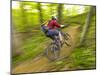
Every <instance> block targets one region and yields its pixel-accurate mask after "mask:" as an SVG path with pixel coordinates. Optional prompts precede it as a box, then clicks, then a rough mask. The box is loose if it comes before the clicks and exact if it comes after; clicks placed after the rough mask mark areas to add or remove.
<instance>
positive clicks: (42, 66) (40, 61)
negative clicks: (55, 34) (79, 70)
mask: <svg viewBox="0 0 100 75" xmlns="http://www.w3.org/2000/svg"><path fill="white" fill-rule="evenodd" d="M79 29H80V26H79V25H78V26H69V27H68V28H67V30H66V29H65V30H64V32H65V31H66V32H68V33H69V34H70V35H71V37H72V42H73V44H72V46H71V47H67V46H65V45H64V46H63V48H62V49H61V52H60V53H61V54H60V59H59V60H57V61H52V62H51V61H49V60H48V59H47V57H46V56H44V55H43V56H37V57H36V58H34V59H33V60H28V61H25V62H24V63H20V64H19V65H17V66H15V67H14V68H13V69H12V73H13V74H17V73H30V72H31V73H32V72H51V71H63V70H70V69H69V68H68V64H63V65H64V66H63V67H62V66H60V67H58V66H57V65H60V64H61V65H62V62H63V61H62V60H65V59H67V58H68V56H70V54H71V53H72V51H73V50H74V48H75V47H76V45H77V44H76V42H77V41H78V35H79V33H80V30H79ZM63 57H64V58H63ZM55 63H56V64H55Z"/></svg>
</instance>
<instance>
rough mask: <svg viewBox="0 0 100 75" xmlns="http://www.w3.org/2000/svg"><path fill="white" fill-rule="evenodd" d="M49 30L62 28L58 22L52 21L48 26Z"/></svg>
mask: <svg viewBox="0 0 100 75" xmlns="http://www.w3.org/2000/svg"><path fill="white" fill-rule="evenodd" d="M47 26H48V27H49V29H56V28H60V24H58V23H57V21H56V20H51V21H50V22H49V23H48V25H47Z"/></svg>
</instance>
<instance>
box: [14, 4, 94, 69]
mask: <svg viewBox="0 0 100 75" xmlns="http://www.w3.org/2000/svg"><path fill="white" fill-rule="evenodd" d="M40 4H41V5H39V6H40V7H41V15H42V20H43V21H47V20H50V18H51V16H52V15H56V16H57V15H58V8H57V7H58V5H59V4H53V3H40ZM69 6H70V5H67V4H63V10H62V15H61V16H62V22H61V23H62V24H67V23H68V24H70V25H72V26H73V25H77V24H78V25H79V24H80V25H81V26H83V25H84V24H85V20H86V17H87V12H88V6H84V7H83V8H84V10H83V12H82V13H80V12H79V8H80V6H79V5H77V6H76V5H73V7H71V8H68V7H69ZM39 11H40V9H38V2H19V8H17V9H15V8H12V28H13V30H15V31H16V32H17V34H23V33H24V34H25V36H23V38H24V40H23V39H22V40H23V44H22V45H21V47H20V48H18V50H21V51H22V52H23V53H22V54H21V55H19V56H16V57H13V60H12V62H13V65H16V64H19V63H22V62H25V61H27V60H31V59H33V58H35V57H36V56H37V55H39V54H40V53H42V52H43V51H44V49H45V48H46V47H47V44H48V42H49V41H50V40H49V39H48V38H47V37H45V36H44V35H43V33H41V30H40V25H41V23H40V18H41V16H40V12H39ZM95 19H96V18H95V16H94V17H93V19H92V21H91V25H90V29H89V31H88V33H87V37H86V41H85V46H84V47H80V48H76V49H75V50H74V52H73V53H72V55H71V56H70V57H69V58H68V59H67V60H62V61H58V62H54V64H53V66H55V67H56V68H57V67H58V69H60V68H63V67H64V66H65V65H66V64H67V65H68V67H69V68H71V69H73V68H76V69H86V68H87V69H88V68H95ZM17 34H15V35H17ZM30 34H31V35H30ZM79 35H80V34H79ZM17 38H20V36H19V37H17ZM48 40H49V41H48ZM91 42H92V43H91Z"/></svg>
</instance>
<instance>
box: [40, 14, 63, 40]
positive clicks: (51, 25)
mask: <svg viewBox="0 0 100 75" xmlns="http://www.w3.org/2000/svg"><path fill="white" fill-rule="evenodd" d="M46 23H47V22H46ZM46 23H44V24H43V25H41V28H42V31H43V32H44V33H45V34H46V36H47V37H50V38H51V39H53V40H54V39H55V36H60V41H61V40H62V39H61V34H60V32H59V28H60V27H61V25H60V24H58V22H57V18H56V17H55V16H52V19H51V20H50V21H49V22H48V23H47V26H46V25H45V24H46Z"/></svg>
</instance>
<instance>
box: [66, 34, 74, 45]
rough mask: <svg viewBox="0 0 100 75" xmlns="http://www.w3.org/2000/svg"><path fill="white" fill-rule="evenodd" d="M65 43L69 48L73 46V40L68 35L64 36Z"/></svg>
mask: <svg viewBox="0 0 100 75" xmlns="http://www.w3.org/2000/svg"><path fill="white" fill-rule="evenodd" d="M64 42H65V44H66V45H67V46H72V38H71V36H70V35H69V34H68V33H65V34H64Z"/></svg>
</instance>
